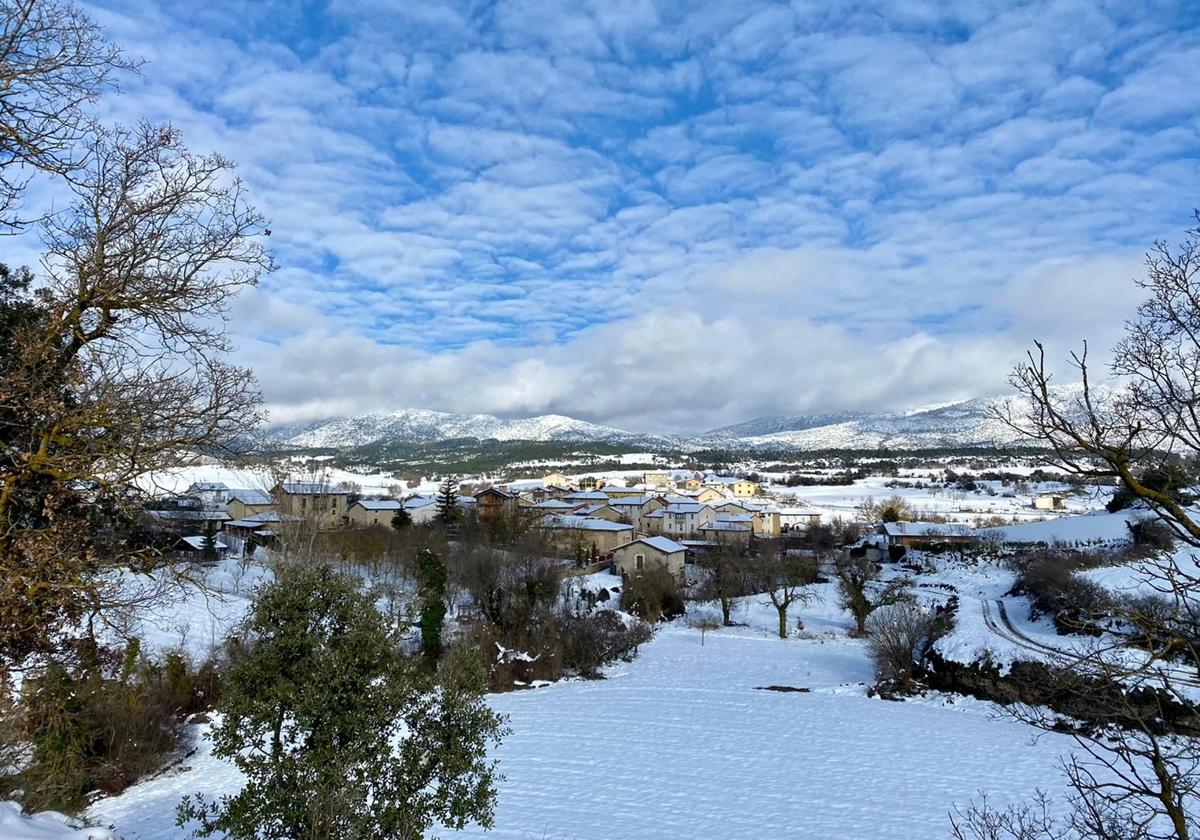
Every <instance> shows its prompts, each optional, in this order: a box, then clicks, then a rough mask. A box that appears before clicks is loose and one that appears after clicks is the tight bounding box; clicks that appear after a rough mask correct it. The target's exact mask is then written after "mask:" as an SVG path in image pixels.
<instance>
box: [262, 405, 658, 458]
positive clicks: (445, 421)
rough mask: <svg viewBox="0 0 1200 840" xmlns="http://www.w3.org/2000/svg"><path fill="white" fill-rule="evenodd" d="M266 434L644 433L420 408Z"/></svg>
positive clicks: (303, 441) (285, 438)
mask: <svg viewBox="0 0 1200 840" xmlns="http://www.w3.org/2000/svg"><path fill="white" fill-rule="evenodd" d="M268 433H269V435H270V437H271V438H272V439H273V440H275V441H278V442H280V443H284V444H286V445H289V446H296V447H303V448H312V449H353V448H356V447H360V446H368V445H371V444H375V443H392V442H396V443H429V442H437V441H445V440H459V439H462V438H476V439H478V440H489V439H490V440H504V441H516V440H522V441H560V442H564V443H584V442H591V443H599V442H603V443H621V442H626V441H629V442H633V441H640V440H644V439H645V437H646V436H644V435H635V434H633V433H632V432H626V431H622V430H621V429H614V428H612V427H611V426H599V425H596V424H595V423H587V422H585V421H583V420H576V419H574V418H571V417H564V416H563V415H561V414H545V415H542V416H539V417H529V418H525V419H521V420H506V419H503V418H500V417H494V416H492V415H490V414H447V413H444V412H440V411H427V410H424V409H402V410H400V411H393V412H389V413H386V414H383V413H376V414H363V415H360V416H358V417H348V418H342V419H337V420H331V421H328V422H325V423H321V424H317V425H310V426H309V427H307V428H303V429H299V430H296V429H295V427H294V426H292V425H289V426H286V427H282V432H281V431H280V427H276V429H272V430H269V431H268ZM664 442H665V441H664Z"/></svg>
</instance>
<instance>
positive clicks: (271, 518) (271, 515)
mask: <svg viewBox="0 0 1200 840" xmlns="http://www.w3.org/2000/svg"><path fill="white" fill-rule="evenodd" d="M299 521H300V517H299V516H292V515H291V514H288V513H276V512H275V511H273V510H264V511H263V512H262V513H256V514H254V516H247V517H246V518H245V519H235V520H233V521H232V522H226V523H225V524H226V525H228V526H229V527H231V528H253V527H254V526H256V525H262V524H263V523H264V522H299Z"/></svg>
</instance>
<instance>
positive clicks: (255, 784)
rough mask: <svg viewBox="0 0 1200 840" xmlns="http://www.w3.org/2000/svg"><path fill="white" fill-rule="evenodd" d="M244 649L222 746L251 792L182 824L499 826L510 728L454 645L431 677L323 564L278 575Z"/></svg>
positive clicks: (306, 830)
mask: <svg viewBox="0 0 1200 840" xmlns="http://www.w3.org/2000/svg"><path fill="white" fill-rule="evenodd" d="M238 648H239V649H238V652H237V653H236V654H235V655H234V656H233V659H232V662H231V664H230V667H229V673H228V675H227V679H226V683H225V692H224V695H223V696H222V698H221V703H220V705H219V706H218V709H219V710H220V711H221V713H222V717H221V721H220V723H218V724H217V725H216V726H215V727H214V728H213V730H212V742H213V755H214V756H216V757H218V758H223V759H226V760H229V761H231V762H232V763H233V764H234V765H235V766H236V767H237V768H238V770H239V771H241V773H242V774H243V775H244V776H245V777H246V785H245V787H243V788H242V790H241V791H239V792H238V793H236V794H234V795H232V796H226V797H222V798H221V799H219V800H217V801H208V800H206V799H205V798H204V797H203V796H197V797H195V798H185V799H184V801H183V802H181V803H180V806H179V809H178V813H177V824H178V825H180V826H181V827H182V826H184V825H185V824H187V823H189V822H191V821H196V822H197V823H199V827H198V828H197V833H198V834H199V835H200V836H212V835H214V834H220V835H222V836H226V837H229V838H231V840H251V839H253V840H275V838H278V839H279V840H284V838H289V840H290V838H298V837H312V838H333V837H390V838H397V840H418V838H421V837H424V835H425V832H426V831H427V830H428V828H429V827H430V826H431V825H432V824H433V823H434V822H435V821H438V822H440V823H442V824H443V825H444V826H445V827H447V828H449V829H458V828H463V827H464V826H465V825H466V824H467V823H468V822H471V821H477V822H479V823H480V824H482V825H483V826H484V827H489V826H490V823H491V814H492V807H493V802H494V800H495V773H494V768H493V765H492V764H491V763H490V762H489V761H488V758H487V751H488V745H489V743H492V742H494V741H496V740H497V739H498V738H499V736H500V734H501V733H502V731H503V726H502V720H501V719H500V718H499V717H498V716H496V715H495V714H494V713H493V712H492V711H491V710H490V709H489V708H488V707H487V705H486V704H485V703H484V702H483V696H482V695H483V689H484V686H485V682H486V673H487V671H486V665H485V664H484V663H483V662H482V661H481V660H480V658H479V657H478V656H476V655H474V654H468V653H466V652H464V651H462V650H461V649H452V650H451V651H450V653H449V655H448V656H447V657H445V658H444V662H443V667H442V669H441V671H440V673H439V674H436V675H435V674H433V673H431V672H430V671H429V670H428V669H427V668H426V667H423V666H421V665H419V664H417V663H416V662H414V661H413V660H411V659H408V658H407V657H405V656H404V655H403V654H402V652H401V649H400V645H399V639H398V638H397V636H396V634H394V633H393V632H392V631H391V630H390V629H389V627H388V626H387V624H386V623H385V621H384V619H383V616H382V615H381V614H380V613H379V611H378V610H377V609H376V608H375V604H374V602H373V601H372V599H371V598H370V597H369V596H368V595H366V594H364V593H363V592H361V591H360V590H359V588H358V586H357V584H356V582H355V581H353V580H351V579H349V578H346V577H344V576H341V575H338V574H337V573H336V572H334V571H332V570H330V569H329V568H327V567H323V566H315V567H302V568H297V567H291V568H288V567H285V568H283V569H281V570H280V571H279V573H278V574H277V577H276V582H275V583H273V584H270V585H268V586H266V587H264V588H263V589H262V591H261V592H260V594H259V597H258V599H257V600H256V602H255V605H254V609H253V611H252V613H251V615H250V616H249V617H248V619H247V621H246V625H245V628H244V632H243V634H242V636H241V637H240V639H239V646H238Z"/></svg>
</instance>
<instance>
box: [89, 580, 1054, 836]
mask: <svg viewBox="0 0 1200 840" xmlns="http://www.w3.org/2000/svg"><path fill="white" fill-rule="evenodd" d="M826 594H828V592H827V593H826ZM801 616H802V617H803V619H804V624H805V632H806V634H809V635H808V637H800V636H796V637H793V638H790V639H787V640H781V639H779V638H777V637H773V636H772V635H771V628H772V627H773V625H774V618H775V617H774V612H773V611H771V610H770V609H769V607H766V606H764V605H763V604H761V603H760V602H759V600H758V599H755V598H750V599H747V601H746V603H745V606H744V607H743V609H742V610H741V611H740V612H739V613H738V615H737V616H736V617H737V619H738V620H740V621H744V622H747V623H748V625H749V626H745V627H738V628H732V629H724V630H720V631H716V632H710V633H709V634H708V636H707V641H706V643H705V644H704V645H701V640H700V634H699V632H698V631H696V630H693V629H689V628H687V627H686V626H685V625H684V624H683V623H682V622H677V623H675V624H673V625H669V626H665V627H663V628H661V629H660V630H659V632H658V633H657V635H656V636H655V638H654V639H653V640H652V641H651V642H650V643H648V644H646V645H645V646H644V647H643V648H642V651H641V655H640V656H639V657H638V658H637V659H636V660H634V661H633V662H632V663H624V664H620V665H617V666H614V667H612V668H610V669H609V670H608V678H607V679H605V680H600V681H593V682H589V681H580V680H572V681H566V682H562V683H559V684H556V685H552V686H547V687H543V688H538V689H533V690H530V691H523V692H514V693H509V694H503V695H495V696H493V697H492V698H491V702H492V704H493V706H494V707H495V708H496V709H498V710H499V711H501V712H503V713H505V714H507V715H508V716H509V723H510V726H511V728H512V734H511V735H510V736H509V737H508V738H507V740H506V741H505V742H504V743H503V745H502V746H501V747H500V749H499V752H498V758H499V760H500V766H501V770H502V772H503V773H504V776H505V781H504V782H503V783H502V784H501V785H500V800H499V803H498V807H497V813H496V827H495V830H494V831H492V832H483V831H482V830H479V829H471V830H468V831H466V832H463V835H462V836H464V837H494V838H497V840H528V838H543V837H545V838H574V840H590V839H591V838H595V840H611V838H617V837H637V838H663V839H664V840H666V838H682V837H714V838H715V837H720V838H755V840H761V838H774V837H797V838H814V839H815V838H822V840H823V839H824V838H830V837H855V838H864V839H865V838H898V837H914V838H916V837H920V838H936V837H944V836H945V835H946V827H947V822H946V814H947V811H948V810H950V809H951V808H952V807H953V806H954V805H955V804H956V803H957V804H960V805H961V804H965V803H966V802H968V801H969V800H970V799H971V798H972V797H974V796H975V795H976V794H977V793H978V792H979V791H988V792H989V794H991V796H992V798H993V800H994V801H995V802H996V804H1004V803H1009V802H1016V801H1019V800H1022V799H1024V798H1026V797H1028V796H1029V795H1031V794H1032V793H1033V791H1034V789H1035V788H1038V787H1041V788H1043V789H1046V790H1049V791H1057V790H1060V789H1061V780H1060V778H1059V776H1058V772H1057V766H1056V761H1057V757H1058V755H1059V754H1060V753H1062V752H1063V751H1064V750H1067V749H1069V748H1070V741H1069V739H1066V738H1064V737H1059V736H1043V737H1042V738H1041V739H1040V740H1038V741H1037V742H1034V741H1032V736H1033V735H1034V734H1035V733H1034V730H1032V729H1029V728H1028V727H1026V726H1024V725H1022V724H1019V723H1016V722H1014V721H1012V720H1010V719H1007V718H1006V717H1005V716H1004V715H1003V714H1002V713H1000V712H998V711H997V709H996V708H995V707H993V706H991V705H990V704H986V703H980V702H977V701H972V700H966V699H962V698H948V697H944V696H941V695H935V696H931V697H929V698H924V699H919V700H913V701H908V702H903V703H897V702H890V701H884V700H879V699H871V698H868V697H867V696H866V687H867V684H868V683H869V682H870V681H871V676H872V675H871V667H870V664H869V662H868V660H867V658H866V656H865V653H864V650H863V646H862V643H861V642H859V641H857V640H853V639H850V638H848V637H847V635H846V632H845V631H846V629H847V628H848V626H849V622H848V619H847V617H846V616H845V615H843V614H842V613H840V611H838V610H837V608H836V607H834V606H833V604H832V601H831V600H830V599H828V598H822V599H821V600H820V601H818V602H817V603H815V604H814V605H813V606H812V608H811V609H809V610H807V611H805V612H804V613H802V614H799V615H798V616H797V617H801ZM772 685H775V686H779V685H782V686H792V687H797V688H806V689H809V691H808V692H794V693H780V692H775V691H765V690H760V689H761V687H764V686H772ZM197 747H198V750H197V752H196V753H195V754H194V755H191V756H189V757H187V758H186V759H185V760H184V761H183V762H182V763H181V764H180V765H178V766H176V767H175V768H173V769H172V770H170V771H168V772H166V773H164V774H162V775H161V776H159V777H157V778H154V779H151V780H149V781H146V782H143V783H141V784H139V785H136V786H134V787H133V788H130V789H129V790H127V791H126V792H125V793H123V794H122V795H120V796H117V797H113V798H109V799H103V800H100V801H99V802H97V803H96V804H95V805H94V806H93V807H92V809H91V810H90V811H89V814H88V816H89V817H90V818H91V819H92V820H94V821H95V822H97V823H100V824H103V825H109V824H111V825H114V826H115V827H116V829H117V830H118V831H119V833H120V834H121V836H122V837H124V838H125V840H160V839H161V838H177V837H181V836H183V833H182V832H181V830H180V829H178V828H176V827H175V826H174V808H175V805H176V803H177V802H178V801H179V798H180V797H181V796H183V795H184V794H186V793H192V792H196V791H201V790H203V791H208V792H210V793H216V794H220V793H222V792H227V791H231V790H235V789H236V787H237V786H238V784H239V779H238V777H237V774H236V773H235V772H234V771H233V770H232V768H231V767H229V766H228V765H226V764H224V763H222V762H219V761H217V760H215V759H213V758H212V757H211V756H210V755H209V753H208V747H207V742H205V741H204V740H203V739H202V738H200V739H199V740H198V743H197Z"/></svg>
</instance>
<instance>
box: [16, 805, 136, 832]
mask: <svg viewBox="0 0 1200 840" xmlns="http://www.w3.org/2000/svg"><path fill="white" fill-rule="evenodd" d="M0 838H3V840H118V837H117V835H116V834H114V833H113V832H111V831H109V830H107V829H104V828H80V827H79V826H78V824H77V823H76V821H74V820H71V819H69V818H67V817H65V816H63V815H62V814H57V813H55V812H53V811H43V812H42V813H40V814H35V815H32V816H26V815H24V814H22V813H21V808H20V806H19V805H17V804H16V803H15V802H0Z"/></svg>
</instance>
